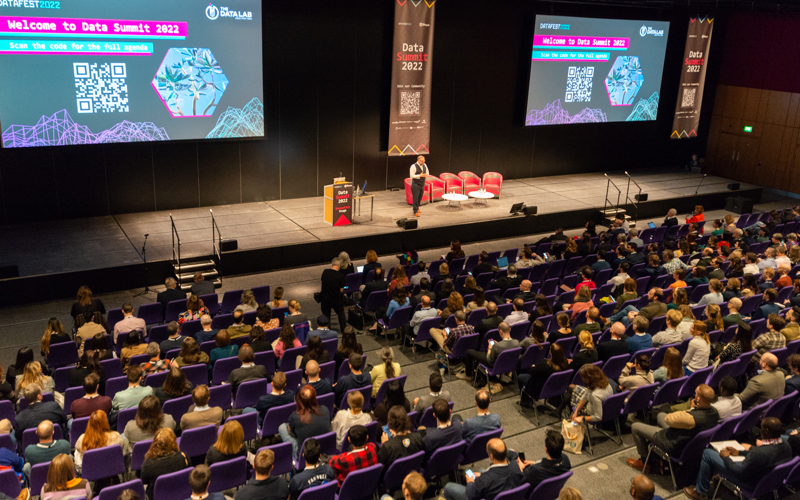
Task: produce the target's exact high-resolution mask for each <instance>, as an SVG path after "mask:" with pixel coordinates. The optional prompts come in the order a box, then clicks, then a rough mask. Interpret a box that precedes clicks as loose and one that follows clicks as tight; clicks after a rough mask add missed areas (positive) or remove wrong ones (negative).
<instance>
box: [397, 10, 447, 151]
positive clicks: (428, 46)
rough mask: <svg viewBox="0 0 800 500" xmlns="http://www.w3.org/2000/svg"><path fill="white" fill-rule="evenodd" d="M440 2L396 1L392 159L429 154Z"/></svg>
mask: <svg viewBox="0 0 800 500" xmlns="http://www.w3.org/2000/svg"><path fill="white" fill-rule="evenodd" d="M435 3H436V0H432V1H429V0H395V5H394V45H393V48H394V50H393V51H392V108H391V110H390V112H389V156H407V155H417V154H425V153H429V152H430V150H429V143H430V137H431V128H430V125H431V79H432V78H431V75H432V72H431V64H432V63H431V58H432V57H433V19H434V14H435V11H436V9H435V7H434V4H435Z"/></svg>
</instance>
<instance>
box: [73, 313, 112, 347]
mask: <svg viewBox="0 0 800 500" xmlns="http://www.w3.org/2000/svg"><path fill="white" fill-rule="evenodd" d="M77 325H78V330H77V331H76V332H75V342H77V343H78V356H80V355H81V354H83V345H84V343H86V341H87V340H89V339H91V338H94V336H95V335H97V334H98V333H102V334H103V335H105V334H106V333H108V330H109V329H108V324H107V323H106V321H105V318H103V315H102V314H100V311H95V312H93V313H86V314H84V315H83V317H78V322H77Z"/></svg>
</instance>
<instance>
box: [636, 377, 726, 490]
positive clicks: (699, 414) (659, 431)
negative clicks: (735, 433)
mask: <svg viewBox="0 0 800 500" xmlns="http://www.w3.org/2000/svg"><path fill="white" fill-rule="evenodd" d="M714 397H715V395H714V389H712V388H711V387H709V386H707V385H706V384H700V385H699V386H697V389H695V391H694V399H693V400H692V405H691V406H692V407H691V409H690V410H686V411H677V412H673V413H669V414H667V413H663V412H662V413H659V414H658V425H648V424H644V423H641V422H637V423H635V424H633V428H632V429H631V432H632V434H633V440H634V442H635V443H636V449H637V451H638V452H639V459H638V460H637V459H634V458H629V459H628V465H630V466H631V467H633V468H634V469H636V470H641V471H644V472H645V474H647V473H649V472H650V466H649V465H648V466H647V467H645V466H644V460H645V457H646V456H647V452H648V445H649V443H653V444H655V445H656V446H658V447H659V448H661V449H662V450H664V451H665V452H667V453H669V454H670V455H671V456H679V455H680V454H681V451H683V448H684V447H685V446H686V444H687V443H688V442H689V441H691V439H692V438H693V437H694V436H696V435H697V434H698V433H699V432H702V431H705V430H708V429H710V428H712V427H714V426H715V425H717V423H718V422H719V413H718V412H717V409H716V408H714V407H713V406H711V404H712V403H713V402H714Z"/></svg>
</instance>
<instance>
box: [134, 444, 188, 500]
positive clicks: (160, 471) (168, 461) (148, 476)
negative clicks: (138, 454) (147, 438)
mask: <svg viewBox="0 0 800 500" xmlns="http://www.w3.org/2000/svg"><path fill="white" fill-rule="evenodd" d="M191 466H192V462H191V460H189V457H187V456H186V455H185V454H184V453H183V452H182V451H181V450H180V448H178V441H177V439H176V438H175V433H174V432H173V431H172V429H159V430H158V431H157V432H156V434H155V436H153V444H151V445H150V449H149V450H147V453H145V455H144V462H143V463H142V473H141V474H142V482H143V483H144V484H146V485H147V489H146V490H145V494H146V495H147V498H153V489H154V487H155V485H156V479H158V477H159V476H163V475H165V474H170V473H173V472H178V471H181V470H183V469H188V468H189V467H191Z"/></svg>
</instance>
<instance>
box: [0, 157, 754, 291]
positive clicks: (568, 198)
mask: <svg viewBox="0 0 800 500" xmlns="http://www.w3.org/2000/svg"><path fill="white" fill-rule="evenodd" d="M609 177H610V178H611V179H612V181H613V182H614V183H615V184H616V185H617V186H619V187H620V189H621V190H622V197H623V198H622V199H623V200H624V196H625V193H626V189H627V184H628V178H627V177H626V176H625V175H624V173H622V172H614V173H611V174H609ZM701 178H702V174H699V173H687V172H683V171H682V170H678V169H675V170H672V171H664V170H660V171H659V172H658V173H653V174H649V175H648V174H637V176H636V177H635V179H636V181H637V182H638V183H639V185H641V187H642V188H643V191H644V192H645V193H647V194H648V196H649V198H648V201H646V202H642V203H640V204H639V212H638V213H639V217H642V218H653V217H657V216H659V215H662V214H664V213H666V211H667V210H668V209H670V208H675V209H677V210H678V213H679V214H685V213H688V212H690V211H691V210H692V208H693V207H694V205H695V204H696V203H701V204H703V205H704V206H706V208H707V209H710V210H711V209H720V208H724V206H725V199H726V198H727V197H728V196H743V197H747V198H751V199H753V200H754V201H756V202H758V201H759V199H760V197H761V192H762V187H761V186H757V185H752V184H742V185H741V189H740V190H739V191H736V192H731V191H729V190H728V189H727V184H728V183H729V182H731V181H730V180H729V179H725V178H722V177H715V176H708V177H707V178H706V179H705V181H704V182H703V184H702V186H701V187H700V190H699V193H698V195H697V197H696V198H695V196H694V194H695V190H696V189H697V186H698V183H699V182H700V180H701ZM606 187H607V181H606V177H604V176H603V174H602V173H587V174H574V175H562V176H553V177H538V178H530V179H513V180H506V181H505V182H504V184H503V190H502V194H501V197H500V198H499V199H492V200H489V202H488V206H486V207H477V206H475V205H474V204H473V202H472V200H470V201H467V202H463V203H462V206H461V208H460V209H453V208H451V207H449V206H448V203H447V202H446V201H440V202H436V203H434V204H432V205H424V206H423V207H422V217H420V218H419V219H418V220H419V228H418V229H416V230H411V231H405V230H402V229H400V228H398V227H397V225H396V224H395V222H396V221H397V219H400V218H404V217H410V216H411V215H412V214H411V207H410V206H409V205H408V204H407V203H406V200H405V193H404V192H402V191H397V192H392V191H381V192H375V193H371V194H374V195H375V201H374V203H375V205H374V217H373V220H372V221H369V203H368V202H366V203H364V205H363V207H362V216H361V217H356V221H357V222H358V223H357V224H355V225H352V226H344V227H331V226H329V225H328V224H326V223H325V222H324V221H323V220H322V213H323V198H322V197H316V198H303V199H290V200H278V201H269V202H261V203H246V204H239V205H225V206H218V207H203V208H191V209H183V210H176V211H173V212H171V214H172V216H173V218H174V220H175V225H176V228H177V231H178V234H179V235H180V238H181V241H182V245H181V256H182V258H184V259H186V258H187V257H192V256H204V255H209V254H210V253H211V249H212V244H211V237H212V230H211V216H210V212H209V210H210V209H213V212H214V216H215V218H216V221H217V224H218V225H219V227H220V230H221V232H222V236H223V237H224V238H226V239H236V240H238V245H239V249H238V250H237V251H234V252H226V253H224V255H223V258H222V266H221V267H222V269H221V271H222V274H223V276H231V275H239V274H251V273H258V272H264V271H270V270H275V269H282V268H293V267H300V266H305V265H313V264H319V263H322V262H327V261H329V260H330V259H331V258H333V257H334V256H336V255H337V254H338V253H339V252H340V251H342V250H346V251H347V252H349V253H350V255H352V256H359V257H360V256H363V255H364V254H365V253H366V251H367V250H369V249H373V250H375V251H376V252H378V254H392V253H398V252H399V250H400V248H401V246H402V244H403V243H404V242H409V243H411V244H412V245H413V246H414V247H415V248H417V249H425V248H432V247H441V246H446V245H447V244H448V243H449V242H450V240H452V239H459V240H461V241H462V242H475V241H485V240H492V239H498V238H508V237H512V236H520V244H522V243H526V242H527V241H526V240H525V238H524V236H525V235H529V234H533V233H541V232H545V231H551V230H553V229H554V228H556V227H558V226H561V227H564V228H572V227H579V226H582V225H583V224H584V223H585V222H586V221H587V220H595V221H596V222H598V223H599V222H601V214H600V211H599V209H602V208H603V206H604V201H605V198H606V196H605V195H606ZM636 192H638V189H637V188H636V187H635V186H634V185H633V184H631V197H633V194H634V193H636ZM609 198H613V199H614V200H616V192H615V191H613V189H612V194H610V195H609ZM519 202H525V203H526V204H527V205H535V206H537V207H538V215H534V216H529V217H525V216H522V215H519V216H516V217H512V216H510V215H509V213H508V212H509V208H510V207H511V205H513V204H515V203H519ZM625 208H628V209H629V210H631V211H632V207H630V206H626V207H625ZM171 229H172V226H171V223H170V212H145V213H137V214H123V215H115V216H107V217H96V218H90V219H76V220H68V221H55V222H47V223H39V224H27V225H24V226H5V227H3V228H0V266H3V265H16V266H18V267H19V273H20V277H19V278H11V279H6V280H0V290H1V292H0V296H1V298H0V300H2V301H3V302H2V303H3V304H5V305H12V304H21V303H31V302H40V301H44V300H52V299H58V298H65V297H71V296H74V294H75V291H76V290H77V288H78V287H79V286H80V285H83V284H86V285H89V286H90V287H91V288H92V290H93V291H94V292H95V293H106V292H111V291H115V290H126V289H134V288H139V287H143V286H144V285H145V284H150V285H154V284H159V283H163V280H164V278H165V277H166V276H168V275H170V274H171V273H172V267H171V259H172V232H171ZM144 234H149V235H150V236H149V239H148V249H147V257H148V261H149V262H150V264H149V267H148V272H147V276H146V277H145V271H144V264H143V261H142V258H141V254H140V249H141V246H142V241H143V239H144Z"/></svg>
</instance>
